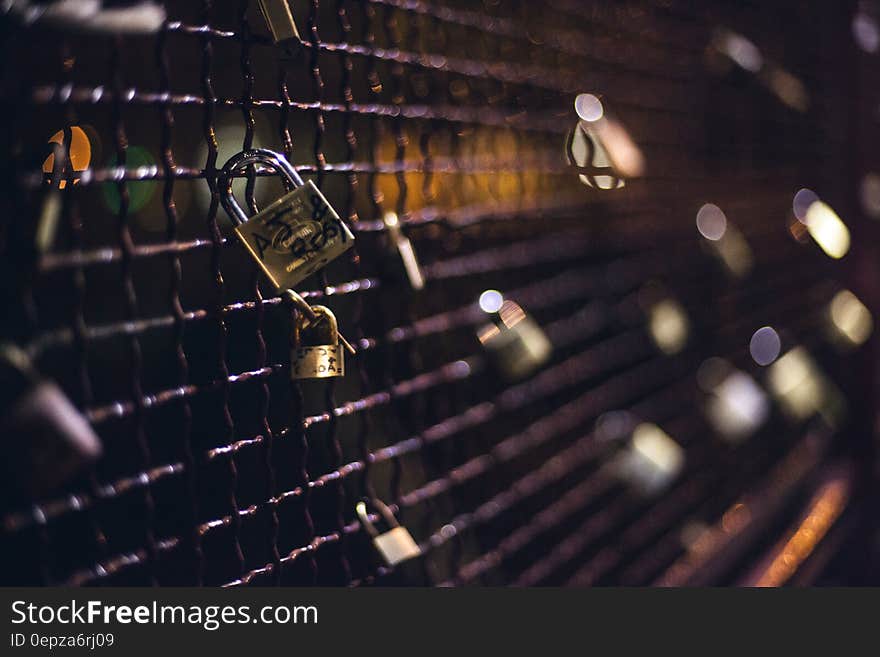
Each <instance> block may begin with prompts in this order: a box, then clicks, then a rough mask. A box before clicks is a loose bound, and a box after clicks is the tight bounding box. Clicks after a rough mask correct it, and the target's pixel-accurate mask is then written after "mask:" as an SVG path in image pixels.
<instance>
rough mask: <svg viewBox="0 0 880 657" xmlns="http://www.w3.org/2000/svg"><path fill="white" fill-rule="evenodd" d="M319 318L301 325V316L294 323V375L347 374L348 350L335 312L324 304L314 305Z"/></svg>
mask: <svg viewBox="0 0 880 657" xmlns="http://www.w3.org/2000/svg"><path fill="white" fill-rule="evenodd" d="M312 310H313V311H314V313H315V315H317V317H318V319H317V320H315V321H312V322H310V323H309V325H308V326H302V319H303V318H302V316H300V319H299V320H298V321H297V322H296V323H295V324H294V340H295V342H296V346H295V347H294V349H293V353H292V354H291V358H290V376H291V378H294V379H325V378H328V377H334V376H344V375H345V352H344V350H343V348H342V346H341V345H340V344H339V328H338V326H337V324H336V316H335V315H334V314H333V313H332V312H331V311H330V309H328V308H325V307H324V306H312Z"/></svg>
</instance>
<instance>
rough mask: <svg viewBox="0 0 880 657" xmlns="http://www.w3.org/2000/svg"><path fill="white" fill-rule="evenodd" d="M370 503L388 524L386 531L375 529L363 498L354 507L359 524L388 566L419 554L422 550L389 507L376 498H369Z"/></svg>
mask: <svg viewBox="0 0 880 657" xmlns="http://www.w3.org/2000/svg"><path fill="white" fill-rule="evenodd" d="M370 504H371V505H372V506H374V507H375V508H376V510H377V511H378V512H379V515H380V516H381V517H382V519H383V520H384V521H385V524H387V525H388V531H386V532H384V533H379V530H377V529H376V526H375V525H374V524H373V522H372V521H371V520H370V514H369V512H368V510H367V502H366V501H365V500H362V501H360V502H358V503H357V507H355V509H356V511H357V516H358V519H359V520H360V522H361V526H362V527H363V528H364V531H366V532H367V534H369V535H370V538H371V539H372V540H373V545H375V546H376V550H378V552H379V554H380V555H381V556H382V559H384V561H385V563H386V564H387V565H389V566H396V565H397V564H399V563H403V562H404V561H407V560H409V559H412V558H414V557H417V556H419V555H420V554H421V553H422V551H421V550H420V549H419V546H418V544H417V543H416V542H415V541H414V540H413V537H412V536H411V535H410V533H409V532H408V531H407V530H406V528H405V527H401V525H400V523H399V522H397V518H395V517H394V514H393V513H391V509H389V508H388V506H387V505H386V504H385V503H384V502H382V501H381V500H378V499H373V500H371V501H370Z"/></svg>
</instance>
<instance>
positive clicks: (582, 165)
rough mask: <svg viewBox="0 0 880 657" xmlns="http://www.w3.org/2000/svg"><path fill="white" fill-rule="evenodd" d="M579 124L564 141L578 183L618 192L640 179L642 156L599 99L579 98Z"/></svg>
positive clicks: (642, 168) (589, 96)
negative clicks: (630, 181) (577, 174)
mask: <svg viewBox="0 0 880 657" xmlns="http://www.w3.org/2000/svg"><path fill="white" fill-rule="evenodd" d="M574 106H575V111H576V112H577V115H578V122H577V123H576V124H575V126H574V128H573V129H572V130H571V131H569V133H568V135H567V137H566V140H565V156H566V159H567V160H568V163H569V165H570V166H572V167H573V168H574V169H576V170H577V171H578V173H579V177H580V180H581V182H583V183H584V184H585V185H587V186H588V187H593V188H595V189H600V190H609V189H620V188H621V187H624V186H625V184H626V182H625V181H626V180H627V179H629V178H636V177H638V176H640V175H641V174H642V173H643V171H644V168H645V161H644V156H643V155H642V152H641V150H640V149H639V147H638V146H637V145H636V143H635V142H634V141H633V140H632V138H631V137H630V135H629V132H627V130H626V128H624V127H623V125H622V124H621V123H620V122H619V121H617V120H616V119H614V118H613V117H609V116H608V115H607V113H606V110H605V107H604V105H603V104H602V101H601V100H600V98H599V97H598V96H594V95H593V94H579V95H578V96H577V98H575V101H574Z"/></svg>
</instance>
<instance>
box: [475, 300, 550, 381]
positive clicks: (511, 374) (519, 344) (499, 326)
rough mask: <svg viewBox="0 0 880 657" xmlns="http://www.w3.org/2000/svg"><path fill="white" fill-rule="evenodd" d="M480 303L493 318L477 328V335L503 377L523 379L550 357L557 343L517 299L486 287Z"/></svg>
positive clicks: (509, 379) (508, 379)
mask: <svg viewBox="0 0 880 657" xmlns="http://www.w3.org/2000/svg"><path fill="white" fill-rule="evenodd" d="M479 306H480V309H481V310H482V311H483V312H485V313H486V314H488V315H489V317H490V318H491V319H492V322H491V323H489V324H485V325H483V326H481V327H480V328H479V329H478V330H477V338H478V339H479V340H480V343H481V344H482V345H483V347H484V348H485V349H486V353H487V355H488V357H489V360H490V361H491V363H492V365H493V367H494V369H495V371H496V372H498V374H500V375H501V377H502V378H504V379H505V380H507V381H516V380H519V379H523V378H525V377H527V376H529V375H530V374H532V373H534V372H535V371H536V370H537V369H538V368H540V367H541V366H542V365H544V363H546V362H547V361H548V360H549V359H550V355H551V354H552V353H553V345H552V344H551V343H550V340H549V339H548V338H547V334H546V333H544V331H543V329H541V327H540V326H538V324H537V323H536V322H535V320H534V319H532V318H531V317H529V315H527V314H526V312H525V311H524V310H523V309H522V308H521V307H520V306H519V305H518V304H517V303H514V302H513V301H510V300H506V299H504V297H503V296H502V295H501V293H500V292H498V291H497V290H486V291H485V292H483V293H482V294H481V295H480V300H479Z"/></svg>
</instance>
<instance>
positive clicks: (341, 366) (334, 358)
mask: <svg viewBox="0 0 880 657" xmlns="http://www.w3.org/2000/svg"><path fill="white" fill-rule="evenodd" d="M290 368H291V376H292V377H293V378H295V379H324V378H327V377H331V376H343V375H344V374H345V350H344V349H343V348H342V347H341V346H340V345H338V344H334V345H330V344H324V345H317V346H314V347H298V348H297V349H296V350H295V352H294V357H293V360H292V362H291V364H290Z"/></svg>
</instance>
